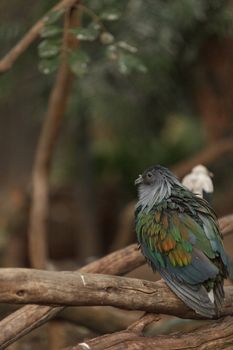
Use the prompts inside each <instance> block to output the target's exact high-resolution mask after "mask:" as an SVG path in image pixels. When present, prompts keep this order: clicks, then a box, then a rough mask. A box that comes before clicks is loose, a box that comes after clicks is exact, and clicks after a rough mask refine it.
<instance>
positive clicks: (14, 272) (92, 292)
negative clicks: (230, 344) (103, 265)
mask: <svg viewBox="0 0 233 350" xmlns="http://www.w3.org/2000/svg"><path fill="white" fill-rule="evenodd" d="M64 286H65V288H64ZM225 294H226V297H225V300H224V303H223V307H222V309H221V310H220V313H219V316H227V315H232V314H233V287H231V286H230V287H226V288H225ZM0 302H4V303H16V304H28V303H36V304H42V305H43V304H47V305H49V304H53V305H54V304H55V305H70V306H71V305H73V306H85V305H86V306H96V305H103V306H104V305H106V306H115V307H118V308H122V309H127V310H143V311H147V312H153V313H157V314H158V313H162V314H168V315H173V316H177V317H181V318H192V319H200V318H203V317H202V316H200V315H198V314H196V313H195V312H194V311H192V310H190V309H189V308H188V307H187V306H186V305H185V304H184V303H183V302H182V301H181V300H180V299H179V298H177V297H176V295H175V294H174V293H173V292H171V290H170V289H169V288H168V287H167V286H166V284H165V282H163V281H158V282H150V281H145V280H139V279H135V278H126V277H119V276H110V275H102V274H90V273H84V272H82V273H78V272H66V271H65V272H54V271H41V270H33V269H20V268H18V269H17V268H16V269H14V268H3V269H1V270H0Z"/></svg>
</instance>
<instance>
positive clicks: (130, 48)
mask: <svg viewBox="0 0 233 350" xmlns="http://www.w3.org/2000/svg"><path fill="white" fill-rule="evenodd" d="M117 46H118V47H120V48H121V49H123V50H125V51H128V52H130V53H136V52H137V51H138V49H137V48H136V47H135V46H132V45H130V44H128V43H126V42H125V41H119V42H118V43H117Z"/></svg>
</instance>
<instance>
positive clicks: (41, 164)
mask: <svg viewBox="0 0 233 350" xmlns="http://www.w3.org/2000/svg"><path fill="white" fill-rule="evenodd" d="M78 22H79V20H78V19H77V17H76V16H75V12H74V11H71V10H70V11H67V13H66V15H65V24H64V37H63V51H62V53H61V62H60V66H59V69H58V73H57V77H56V80H55V83H54V87H53V89H52V92H51V94H50V98H49V104H48V111H47V113H46V115H45V118H44V123H43V127H42V131H41V134H40V137H39V143H38V147H37V150H36V156H35V164H34V167H33V171H32V204H31V211H30V217H29V232H28V240H29V258H30V262H31V265H32V267H34V268H38V269H45V268H46V262H47V247H48V245H47V242H46V229H47V216H48V212H49V193H48V192H49V174H50V168H51V161H52V156H53V152H54V148H55V145H56V142H57V139H58V136H59V133H60V129H61V122H62V119H63V117H64V113H65V109H66V105H67V101H68V97H69V94H70V89H71V83H72V78H73V74H72V73H71V71H70V69H69V67H68V64H67V62H66V61H67V59H66V55H67V48H70V47H72V48H73V47H75V46H77V40H76V39H74V37H73V35H72V34H71V33H69V31H68V29H69V27H72V26H73V25H75V24H77V23H78Z"/></svg>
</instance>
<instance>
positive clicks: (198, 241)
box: [135, 165, 228, 318]
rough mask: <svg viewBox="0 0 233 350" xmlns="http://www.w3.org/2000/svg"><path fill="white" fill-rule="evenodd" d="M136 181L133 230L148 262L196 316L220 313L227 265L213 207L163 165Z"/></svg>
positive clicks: (209, 316)
mask: <svg viewBox="0 0 233 350" xmlns="http://www.w3.org/2000/svg"><path fill="white" fill-rule="evenodd" d="M135 185H137V186H138V197H139V198H138V202H137V204H136V207H135V230H136V235H137V240H138V243H139V247H140V249H141V252H142V254H143V255H144V256H145V258H146V260H147V262H148V264H149V265H150V266H151V267H152V269H153V270H154V271H158V272H159V274H160V275H161V277H162V278H163V279H164V281H165V282H166V284H167V285H168V286H169V287H170V289H171V290H172V291H173V292H174V293H175V294H176V295H177V296H178V297H179V298H180V299H181V300H182V301H183V302H184V303H185V304H186V305H187V306H189V307H190V308H191V309H192V310H194V311H195V312H196V313H197V314H199V315H202V316H204V317H206V318H213V317H216V316H218V315H219V310H220V309H221V305H222V302H223V299H224V289H223V283H224V278H227V276H228V268H227V256H226V253H225V250H224V246H223V242H222V238H221V234H220V231H219V227H218V222H217V217H216V214H215V212H214V210H213V209H212V208H211V206H210V205H209V203H208V202H207V201H206V200H204V199H202V198H200V197H198V196H196V195H195V194H193V193H192V192H191V191H190V190H188V189H187V188H186V187H184V186H183V185H182V183H181V182H180V181H179V180H178V179H177V177H176V176H175V175H174V174H173V173H172V172H171V171H170V170H168V169H167V168H165V167H163V166H161V165H155V166H152V167H150V168H148V169H147V170H145V171H144V172H143V174H142V175H139V176H138V178H137V179H136V180H135Z"/></svg>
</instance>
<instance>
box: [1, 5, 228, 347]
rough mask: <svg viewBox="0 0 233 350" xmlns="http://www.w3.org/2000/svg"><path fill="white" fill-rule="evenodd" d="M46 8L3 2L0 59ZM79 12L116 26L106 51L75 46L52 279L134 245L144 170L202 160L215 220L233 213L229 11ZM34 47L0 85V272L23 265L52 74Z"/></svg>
mask: <svg viewBox="0 0 233 350" xmlns="http://www.w3.org/2000/svg"><path fill="white" fill-rule="evenodd" d="M54 4H56V1H51V0H40V1H37V2H33V6H32V4H31V1H30V0H24V1H23V2H21V1H17V0H11V1H10V2H9V1H6V0H1V2H0V55H1V57H3V56H4V55H5V54H6V53H7V52H8V51H9V50H10V49H11V48H12V47H13V46H14V45H15V44H16V43H17V41H18V40H19V39H20V38H21V37H22V36H23V35H24V34H25V33H26V32H27V30H28V29H29V28H30V27H31V26H32V25H33V24H34V22H35V21H36V20H38V19H39V18H40V17H41V16H43V15H44V14H45V13H46V11H48V10H49V9H50V8H51V7H52V6H53V5H54ZM83 4H84V5H85V6H87V7H88V8H90V9H91V11H94V13H96V14H97V15H98V14H100V13H103V11H105V12H106V9H107V10H108V11H112V13H115V15H116V14H117V15H116V16H115V17H116V19H117V20H116V21H112V20H109V18H107V16H106V18H105V19H106V23H105V24H104V25H105V26H106V27H107V29H108V32H109V33H111V35H112V36H113V39H112V38H110V42H108V41H107V42H103V40H102V43H99V42H98V41H97V40H93V41H92V42H85V40H84V43H83V44H81V48H84V49H85V52H87V53H88V55H89V57H90V58H91V60H90V64H89V65H88V69H87V72H85V73H86V74H79V73H80V71H78V72H77V74H76V75H77V76H76V77H75V80H74V82H73V85H72V91H71V93H70V96H69V102H68V105H67V108H66V112H65V118H64V120H63V121H62V127H61V132H60V135H59V139H58V143H57V145H56V151H55V153H54V154H53V159H52V169H51V172H50V179H49V184H50V186H49V217H48V225H47V231H48V247H49V250H48V258H49V261H50V262H51V264H53V266H55V267H56V268H59V269H73V268H78V267H79V266H82V265H83V264H85V263H87V262H88V261H91V260H93V259H96V258H98V257H101V256H103V255H105V254H107V253H109V252H110V251H113V250H115V249H119V248H121V247H123V246H125V245H127V244H130V243H133V242H135V236H134V232H133V214H132V213H133V205H134V201H135V200H136V189H135V187H134V180H135V178H136V177H137V176H138V174H139V173H141V172H142V171H143V170H144V169H145V168H146V167H148V166H150V165H153V164H162V165H165V166H167V167H169V168H171V169H174V170H176V169H177V170H179V169H181V168H180V167H181V166H183V168H182V169H185V170H187V171H189V170H190V169H189V166H188V163H187V167H185V164H186V162H189V161H190V160H192V159H193V157H194V156H196V155H198V154H200V153H201V152H202V151H203V150H205V151H206V153H205V154H206V159H203V164H205V165H207V167H208V168H209V169H210V170H211V171H212V172H213V174H214V179H213V180H214V186H215V195H214V208H215V210H216V212H217V214H218V216H223V215H226V214H230V213H232V211H233V210H232V208H233V182H232V178H233V152H232V151H233V135H232V132H233V64H232V62H233V1H230V0H229V1H226V0H173V1H169V0H167V1H164V0H127V1H125V0H118V1H116V0H105V1H97V0H88V1H83ZM108 20H109V21H108ZM84 22H85V19H84ZM105 39H106V38H105ZM108 39H109V38H108ZM112 40H114V42H117V43H119V42H120V43H122V42H123V43H125V44H121V46H122V47H121V49H122V50H126V51H127V50H128V52H129V55H128V54H124V56H123V54H122V55H121V57H120V59H119V60H118V61H117V62H113V61H114V60H112V61H111V59H110V60H108V59H107V58H106V57H107V54H106V52H107V51H108V53H109V52H110V58H114V47H112V46H114V45H110V44H112V42H111V41H112ZM40 43H41V39H40V38H38V39H37V40H36V41H35V42H34V43H33V44H32V45H31V46H30V47H29V48H28V49H27V50H26V51H25V52H24V53H23V54H22V55H21V56H20V58H19V59H18V60H17V61H16V62H15V64H14V66H13V67H12V68H11V69H10V70H9V71H7V72H5V73H3V74H1V77H0V261H1V266H17V267H21V266H30V263H29V257H28V239H27V232H28V217H29V208H30V203H31V191H32V167H33V163H34V159H35V153H36V147H37V144H38V138H39V135H40V131H41V127H42V124H43V121H44V117H45V113H46V110H47V107H48V97H49V94H50V91H51V89H52V86H53V84H54V80H55V76H56V72H52V74H50V75H48V74H43V67H42V69H41V65H40V62H41V61H40V60H41V57H39V55H38V45H39V44H40ZM126 43H127V44H128V45H129V47H128V48H127V47H125V48H124V45H126ZM108 44H109V45H108ZM119 47H120V46H119ZM136 51H137V52H136ZM134 53H135V55H134ZM38 66H39V68H38ZM44 73H45V71H44ZM177 174H178V175H180V176H183V175H185V171H184V170H182V171H177ZM229 242H230V243H231V241H230V240H229ZM145 273H148V271H146V272H145V271H144V272H143V273H141V276H142V275H143V278H146V277H145V276H146V275H145ZM148 278H149V277H148ZM43 331H44V330H43ZM38 334H39V333H38ZM37 336H38V339H41V338H40V337H41V335H36V336H35V338H36V337H37ZM36 339H37V338H36ZM45 339H46V337H44V336H43V340H41V341H42V342H45V343H46V340H45ZM23 344H24V345H22V348H23V346H25V349H26V345H25V344H26V343H23ZM38 344H40V349H42V348H43V346H45V348H46V346H48V345H43V346H42V343H38ZM43 344H44V343H43ZM46 344H47V343H46ZM35 346H36V345H35ZM27 348H28V347H27ZM33 348H34V349H35V348H36V347H33ZM55 348H56V347H55Z"/></svg>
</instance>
